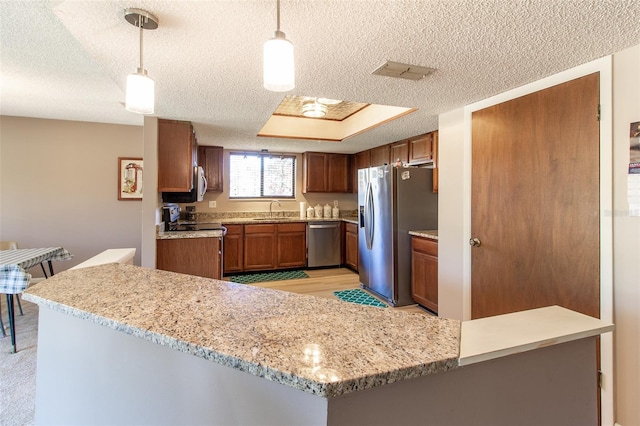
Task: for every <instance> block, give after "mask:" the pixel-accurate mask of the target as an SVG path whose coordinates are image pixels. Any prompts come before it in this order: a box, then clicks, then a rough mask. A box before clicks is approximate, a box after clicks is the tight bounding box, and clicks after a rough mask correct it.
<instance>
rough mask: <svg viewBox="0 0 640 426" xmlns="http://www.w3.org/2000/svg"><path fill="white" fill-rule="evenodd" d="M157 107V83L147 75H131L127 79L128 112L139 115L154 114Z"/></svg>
mask: <svg viewBox="0 0 640 426" xmlns="http://www.w3.org/2000/svg"><path fill="white" fill-rule="evenodd" d="M154 105H155V83H154V81H153V80H151V79H150V78H149V77H147V74H146V72H145V73H139V72H138V73H135V74H129V76H128V77H127V101H126V108H127V111H131V112H135V113H138V114H153V111H154Z"/></svg>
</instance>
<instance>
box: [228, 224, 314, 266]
mask: <svg viewBox="0 0 640 426" xmlns="http://www.w3.org/2000/svg"><path fill="white" fill-rule="evenodd" d="M225 226H226V228H227V235H226V236H225V237H224V244H225V246H224V273H225V274H229V273H232V272H243V271H268V270H273V269H289V268H304V267H306V266H307V225H306V223H304V222H294V223H260V224H250V225H225Z"/></svg>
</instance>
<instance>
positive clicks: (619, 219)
mask: <svg viewBox="0 0 640 426" xmlns="http://www.w3.org/2000/svg"><path fill="white" fill-rule="evenodd" d="M613 111H614V115H613V213H614V214H613V230H614V231H613V253H614V262H613V277H614V284H613V298H614V322H615V324H616V332H615V336H614V339H615V358H614V359H615V371H616V375H615V379H616V382H615V385H616V387H615V391H616V396H615V398H616V421H617V422H618V423H620V424H621V425H622V426H631V425H640V404H638V401H640V361H638V360H639V358H638V356H639V355H638V352H639V348H640V217H632V216H629V204H628V202H627V168H628V166H629V125H630V124H631V123H632V122H636V121H640V45H638V46H635V47H633V48H630V49H627V50H625V51H623V52H620V53H616V54H615V55H613Z"/></svg>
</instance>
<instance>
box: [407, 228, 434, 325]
mask: <svg viewBox="0 0 640 426" xmlns="http://www.w3.org/2000/svg"><path fill="white" fill-rule="evenodd" d="M411 296H412V297H413V300H414V301H415V302H416V303H418V304H419V305H422V306H424V307H425V308H427V309H429V310H431V311H433V312H435V313H438V241H437V240H432V239H428V238H420V237H415V236H414V237H411Z"/></svg>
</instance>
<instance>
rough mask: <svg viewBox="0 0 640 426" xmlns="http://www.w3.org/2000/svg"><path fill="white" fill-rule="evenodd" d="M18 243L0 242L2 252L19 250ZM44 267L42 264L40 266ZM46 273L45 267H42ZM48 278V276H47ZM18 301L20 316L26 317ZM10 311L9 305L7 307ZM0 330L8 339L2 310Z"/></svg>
mask: <svg viewBox="0 0 640 426" xmlns="http://www.w3.org/2000/svg"><path fill="white" fill-rule="evenodd" d="M17 249H18V243H17V242H15V241H0V250H17ZM40 265H41V266H42V264H40ZM42 270H43V271H44V266H43V267H42ZM45 276H46V275H45ZM16 300H17V301H18V310H19V311H20V315H24V313H23V312H22V303H20V297H16ZM8 303H9V296H8V295H7V304H8ZM7 309H8V305H7ZM0 328H1V329H2V337H7V332H6V331H4V323H3V322H2V309H0Z"/></svg>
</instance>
